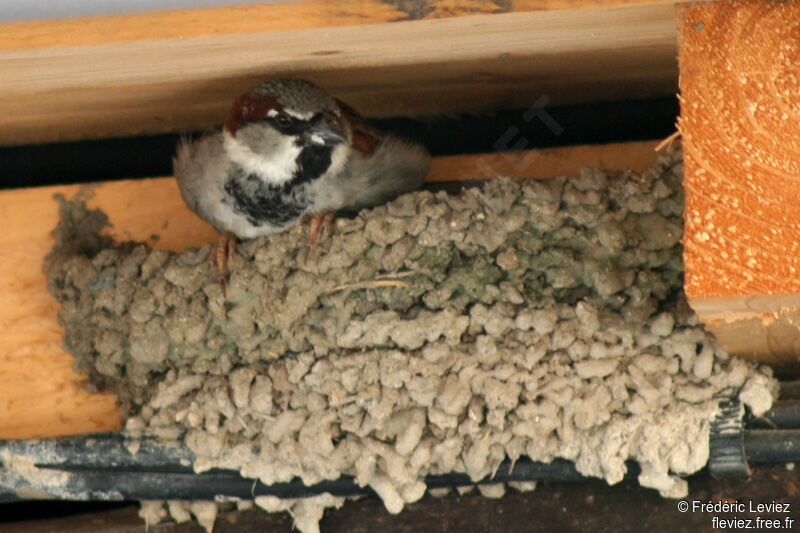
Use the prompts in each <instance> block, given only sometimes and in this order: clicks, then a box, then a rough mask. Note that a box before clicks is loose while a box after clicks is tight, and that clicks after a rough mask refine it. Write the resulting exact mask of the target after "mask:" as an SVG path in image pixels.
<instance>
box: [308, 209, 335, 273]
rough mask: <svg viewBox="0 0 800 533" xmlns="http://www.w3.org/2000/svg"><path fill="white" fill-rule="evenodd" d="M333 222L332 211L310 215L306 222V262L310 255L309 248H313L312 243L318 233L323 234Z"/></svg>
mask: <svg viewBox="0 0 800 533" xmlns="http://www.w3.org/2000/svg"><path fill="white" fill-rule="evenodd" d="M332 222H333V213H321V214H318V215H314V216H312V217H311V220H310V222H309V224H308V242H307V243H306V258H305V260H306V262H308V259H309V257H310V255H311V250H312V248H314V243H315V242H316V241H317V236H318V235H325V234H326V233H327V232H328V230H329V229H330V227H331V223H332Z"/></svg>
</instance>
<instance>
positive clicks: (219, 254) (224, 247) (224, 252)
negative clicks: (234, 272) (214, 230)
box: [208, 231, 236, 292]
mask: <svg viewBox="0 0 800 533" xmlns="http://www.w3.org/2000/svg"><path fill="white" fill-rule="evenodd" d="M235 255H236V236H235V235H234V234H233V233H231V232H230V231H226V232H225V233H223V234H221V235H220V236H219V238H218V239H217V242H215V243H214V247H213V248H212V249H211V255H209V256H208V266H209V267H210V268H211V269H213V270H216V271H217V278H218V279H219V283H220V285H222V291H223V292H224V291H225V281H226V278H227V276H228V261H233V258H234V256H235Z"/></svg>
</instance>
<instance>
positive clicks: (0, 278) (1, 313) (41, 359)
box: [0, 142, 656, 438]
mask: <svg viewBox="0 0 800 533" xmlns="http://www.w3.org/2000/svg"><path fill="white" fill-rule="evenodd" d="M655 145H656V143H655V142H643V143H623V144H613V145H606V146H586V147H580V146H576V147H568V148H557V149H550V150H542V151H540V152H523V153H521V154H519V155H518V156H513V157H512V156H502V155H496V154H495V155H488V156H486V155H483V156H482V155H476V156H455V157H446V158H438V159H436V160H434V164H433V168H432V171H431V174H430V175H429V177H428V179H429V180H431V181H442V180H445V179H450V180H452V179H475V178H482V177H486V176H487V174H486V172H487V169H489V170H488V171H490V172H492V173H493V174H491V175H492V176H495V175H497V174H508V175H516V176H520V177H527V178H546V177H552V176H557V175H569V174H576V173H577V171H578V170H580V165H589V166H599V167H605V168H607V169H610V170H621V169H624V168H632V169H633V170H639V171H641V170H645V169H646V168H648V167H649V166H650V165H651V163H652V161H653V160H654V159H655V152H654V147H655ZM534 161H535V164H529V163H531V162H534ZM79 192H84V193H87V192H88V193H89V195H90V199H89V205H90V206H91V207H93V208H101V209H103V210H104V211H105V212H106V213H107V214H108V215H109V217H110V221H111V224H112V225H113V228H112V234H113V235H115V236H116V237H118V238H121V239H134V240H138V241H145V242H148V243H149V244H150V245H151V246H152V247H153V248H158V249H166V250H175V251H182V250H184V249H186V248H187V247H190V246H201V245H203V244H205V243H207V242H211V241H212V240H213V239H214V238H215V237H216V234H215V232H214V230H213V229H212V228H211V227H210V226H208V225H207V224H205V223H204V222H202V221H200V220H199V219H198V218H197V217H196V216H195V215H194V214H193V213H192V212H191V211H189V210H188V208H187V207H186V206H185V205H184V203H183V200H182V199H181V197H180V193H179V192H178V188H177V185H176V183H175V181H174V180H173V179H172V178H155V179H147V180H128V181H116V182H106V183H98V184H94V185H61V186H53V187H42V188H33V189H18V190H10V191H2V192H0V220H2V221H3V224H4V225H5V228H4V231H3V232H0V300H2V301H3V305H2V306H0V438H40V437H51V436H59V435H69V434H75V433H85V432H89V431H103V430H111V429H117V428H118V427H119V424H120V422H119V412H118V410H117V409H116V407H115V398H114V397H113V396H111V395H109V394H89V393H87V392H86V391H85V390H84V389H83V386H84V380H83V378H82V377H81V376H79V375H76V374H75V373H74V372H73V371H72V357H70V356H69V355H68V354H66V353H65V352H64V351H63V350H62V348H61V339H62V335H63V332H62V330H61V328H60V327H59V325H58V323H57V321H56V313H57V303H56V302H55V300H54V299H53V298H52V297H51V296H50V294H49V293H48V292H47V287H46V281H45V277H44V274H43V273H42V263H43V261H44V257H45V255H46V254H47V253H48V252H49V250H50V249H51V248H52V246H53V241H52V237H51V235H50V232H51V231H52V230H53V228H54V227H55V225H56V223H57V221H58V209H57V207H58V206H57V203H56V201H55V200H54V199H53V195H54V194H62V195H64V196H66V197H68V198H72V197H73V196H75V195H76V194H78V193H79ZM152 198H158V199H159V201H158V202H155V203H154V202H152Z"/></svg>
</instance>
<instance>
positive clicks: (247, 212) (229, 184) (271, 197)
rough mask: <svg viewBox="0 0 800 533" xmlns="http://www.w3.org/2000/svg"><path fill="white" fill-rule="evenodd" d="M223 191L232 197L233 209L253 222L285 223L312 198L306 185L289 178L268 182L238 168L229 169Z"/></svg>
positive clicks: (279, 225)
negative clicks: (283, 182)
mask: <svg viewBox="0 0 800 533" xmlns="http://www.w3.org/2000/svg"><path fill="white" fill-rule="evenodd" d="M293 181H294V180H293ZM225 192H227V193H228V194H229V195H230V196H231V199H232V200H233V205H232V207H233V210H234V211H235V212H237V213H239V214H240V215H243V216H244V217H246V218H247V221H248V222H250V223H251V224H252V225H254V226H264V225H266V224H269V225H272V226H277V227H284V226H286V225H288V224H289V223H291V222H293V221H294V220H296V219H297V218H299V217H300V216H302V215H303V213H304V212H305V210H306V208H307V207H308V205H309V204H310V200H311V198H310V195H309V193H308V191H307V187H303V186H299V185H298V186H292V185H291V182H290V183H286V184H283V185H280V186H273V185H269V184H267V183H265V182H264V181H263V180H261V179H260V178H259V177H258V176H256V175H255V174H249V175H245V173H244V172H243V171H242V170H241V169H236V170H235V171H233V172H231V174H230V175H229V177H228V181H226V182H225Z"/></svg>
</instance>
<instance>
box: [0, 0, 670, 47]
mask: <svg viewBox="0 0 800 533" xmlns="http://www.w3.org/2000/svg"><path fill="white" fill-rule="evenodd" d="M675 3H676V0H511V1H510V2H502V1H498V0H420V1H418V2H415V3H414V4H411V3H409V2H403V1H398V0H394V1H388V2H381V1H379V0H300V1H296V0H295V1H288V2H270V3H267V4H245V5H236V6H222V7H209V8H196V9H182V10H167V11H155V12H146V13H132V14H120V15H98V16H91V17H75V18H66V19H53V20H37V21H30V22H27V21H26V22H11V23H5V24H0V50H4V51H6V50H25V49H31V48H47V47H52V46H85V45H93V44H106V43H119V42H127V41H145V40H155V39H187V38H189V37H200V36H208V35H232V34H242V33H259V32H263V31H285V30H301V29H308V28H331V27H337V26H358V25H362V24H382V23H389V22H401V21H412V20H425V19H427V20H431V19H439V18H452V17H464V16H471V15H478V14H498V13H523V12H526V11H546V10H559V9H587V8H589V9H590V8H597V7H616V6H631V5H647V4H675Z"/></svg>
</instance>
